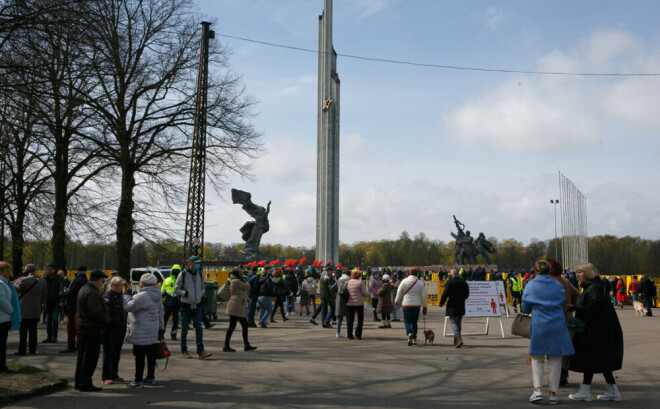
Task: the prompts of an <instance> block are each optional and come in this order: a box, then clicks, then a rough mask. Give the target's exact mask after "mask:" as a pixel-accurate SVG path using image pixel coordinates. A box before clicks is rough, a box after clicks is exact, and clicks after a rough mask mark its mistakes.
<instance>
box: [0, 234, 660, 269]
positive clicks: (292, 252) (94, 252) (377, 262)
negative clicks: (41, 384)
mask: <svg viewBox="0 0 660 409" xmlns="http://www.w3.org/2000/svg"><path fill="white" fill-rule="evenodd" d="M488 239H489V240H490V241H491V242H492V243H493V245H494V246H495V248H496V249H497V250H498V251H497V253H495V254H492V255H491V261H492V263H493V264H497V266H498V267H499V269H500V270H503V271H509V270H511V269H513V270H516V271H520V270H523V269H530V268H531V267H532V265H533V264H534V262H535V261H536V260H538V259H540V258H546V257H550V256H552V257H554V256H555V241H554V239H552V240H545V241H541V240H537V239H532V240H531V241H530V242H529V243H528V244H526V245H524V244H523V243H522V242H521V241H518V240H515V239H506V240H503V241H500V240H498V239H496V238H494V237H489V238H488ZM242 248H243V243H240V244H238V243H234V244H229V245H225V244H212V243H209V244H208V245H207V246H206V247H205V248H204V258H205V259H206V260H213V259H216V258H221V259H240V258H241V253H240V251H241V249H242ZM8 250H9V249H5V253H4V257H3V259H4V260H7V256H9V251H8ZM260 250H261V253H262V255H263V257H264V258H280V259H287V260H288V259H296V260H299V259H301V258H302V257H306V258H307V260H308V261H310V262H311V261H313V260H314V257H315V254H314V248H313V247H291V246H283V245H281V244H262V245H261V248H260ZM116 254H117V252H116V247H115V243H109V244H102V243H77V242H69V244H68V245H67V259H68V262H69V263H68V267H76V266H78V265H81V264H83V265H86V266H87V267H89V268H92V267H105V269H107V270H112V269H115V268H116V266H117V265H118V263H117V256H116ZM182 254H183V245H182V243H179V242H177V241H174V240H162V241H154V242H147V241H142V242H139V243H137V244H135V245H133V251H132V255H131V263H132V265H133V266H134V267H138V266H147V265H156V263H157V261H158V260H179V259H180V258H181V255H182ZM453 255H454V242H453V241H450V242H444V241H440V240H430V239H429V238H428V237H427V236H426V235H425V234H424V233H419V234H417V235H415V236H414V237H410V235H409V234H408V233H407V232H403V233H401V235H400V236H399V238H398V239H396V240H379V241H371V242H357V243H353V244H341V245H340V246H339V260H332V261H334V262H335V263H337V262H341V263H342V264H343V265H345V266H363V267H366V266H415V265H418V266H420V265H433V264H453V263H454V258H453V257H454V256H453ZM557 255H558V259H559V260H561V240H560V241H559V246H558V248H557ZM23 261H24V263H34V264H37V265H38V267H43V266H44V265H45V264H48V263H50V262H51V253H50V243H49V242H41V243H38V242H27V243H26V244H25V252H24V259H23ZM323 261H329V260H323ZM589 261H590V262H591V263H593V264H594V265H595V266H596V268H597V269H598V271H599V272H600V273H602V274H644V273H646V274H651V275H653V276H660V240H646V239H642V238H639V237H630V236H626V237H615V236H610V235H606V236H594V237H591V238H589ZM477 262H478V263H481V264H483V263H484V260H483V258H482V256H480V255H479V256H477Z"/></svg>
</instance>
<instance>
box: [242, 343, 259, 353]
mask: <svg viewBox="0 0 660 409" xmlns="http://www.w3.org/2000/svg"><path fill="white" fill-rule="evenodd" d="M255 349H257V347H253V346H252V345H250V344H245V346H244V347H243V350H244V351H254V350H255Z"/></svg>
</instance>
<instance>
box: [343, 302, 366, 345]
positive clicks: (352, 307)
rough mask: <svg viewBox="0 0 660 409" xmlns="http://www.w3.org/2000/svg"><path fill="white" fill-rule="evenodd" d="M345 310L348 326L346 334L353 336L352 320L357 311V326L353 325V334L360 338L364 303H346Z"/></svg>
mask: <svg viewBox="0 0 660 409" xmlns="http://www.w3.org/2000/svg"><path fill="white" fill-rule="evenodd" d="M346 312H348V315H347V316H346V325H347V326H348V328H347V329H346V333H347V334H348V337H349V338H350V337H352V336H353V320H354V319H355V313H357V318H358V320H357V327H355V336H356V337H357V338H362V326H363V325H364V305H347V306H346Z"/></svg>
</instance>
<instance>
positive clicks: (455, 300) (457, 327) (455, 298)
mask: <svg viewBox="0 0 660 409" xmlns="http://www.w3.org/2000/svg"><path fill="white" fill-rule="evenodd" d="M469 296H470V288H469V287H468V284H467V283H466V282H465V281H463V280H461V279H460V278H458V272H457V271H456V269H452V270H451V278H450V279H449V280H447V284H446V285H445V290H444V291H443V292H442V297H441V298H440V306H441V307H442V306H443V305H444V304H445V302H446V301H448V302H447V309H446V311H445V315H446V316H448V317H449V321H450V322H451V328H452V329H453V330H454V346H455V347H456V348H460V347H461V346H462V345H463V339H462V338H461V320H462V319H463V315H465V300H466V299H467V298H468V297H469Z"/></svg>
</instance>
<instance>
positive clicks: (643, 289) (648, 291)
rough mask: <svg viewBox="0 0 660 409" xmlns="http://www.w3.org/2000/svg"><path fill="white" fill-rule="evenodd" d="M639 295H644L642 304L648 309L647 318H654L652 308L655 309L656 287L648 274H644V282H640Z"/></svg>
mask: <svg viewBox="0 0 660 409" xmlns="http://www.w3.org/2000/svg"><path fill="white" fill-rule="evenodd" d="M639 293H640V294H641V295H642V302H643V303H644V307H646V311H647V312H646V316H647V317H652V316H653V313H652V312H651V307H653V298H654V295H655V286H654V284H653V280H651V279H650V278H649V276H648V275H647V274H644V277H642V280H641V281H640V282H639Z"/></svg>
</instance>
